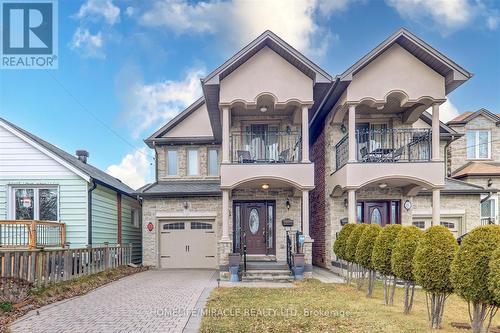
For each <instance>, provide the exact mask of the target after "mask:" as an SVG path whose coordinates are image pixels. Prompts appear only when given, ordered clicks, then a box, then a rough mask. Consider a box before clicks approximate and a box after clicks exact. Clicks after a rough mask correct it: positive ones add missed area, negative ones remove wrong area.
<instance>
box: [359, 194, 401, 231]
mask: <svg viewBox="0 0 500 333" xmlns="http://www.w3.org/2000/svg"><path fill="white" fill-rule="evenodd" d="M399 206H400V201H399V200H380V201H368V200H367V201H358V222H362V223H368V224H378V225H380V226H385V225H386V224H399V223H400V215H401V211H400V208H399Z"/></svg>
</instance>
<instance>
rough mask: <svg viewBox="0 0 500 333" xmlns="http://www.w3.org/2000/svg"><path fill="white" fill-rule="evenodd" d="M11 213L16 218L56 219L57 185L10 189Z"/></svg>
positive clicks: (57, 205) (57, 204) (57, 207)
mask: <svg viewBox="0 0 500 333" xmlns="http://www.w3.org/2000/svg"><path fill="white" fill-rule="evenodd" d="M12 198H13V204H12V206H11V207H12V215H13V218H14V219H16V220H40V221H57V216H58V209H59V200H58V191H57V187H45V186H44V187H22V188H13V189H12Z"/></svg>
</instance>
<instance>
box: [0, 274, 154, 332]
mask: <svg viewBox="0 0 500 333" xmlns="http://www.w3.org/2000/svg"><path fill="white" fill-rule="evenodd" d="M146 270H148V267H127V266H124V267H118V268H115V269H112V270H109V271H106V272H101V273H97V274H92V275H88V276H84V277H81V278H77V279H74V280H71V281H66V282H61V283H56V284H53V285H48V286H46V287H41V288H37V289H33V290H32V291H31V292H30V295H29V296H28V298H27V299H25V300H23V301H22V302H20V303H17V304H13V309H12V311H10V312H1V311H0V333H7V332H9V330H8V324H10V323H11V322H13V321H15V320H16V319H17V318H19V317H22V316H23V315H25V314H26V313H27V312H29V311H31V310H33V309H38V308H40V307H42V306H44V305H47V304H51V303H55V302H59V301H62V300H65V299H69V298H73V297H76V296H80V295H83V294H86V293H88V292H90V291H92V290H94V289H96V288H98V287H101V286H103V285H105V284H108V283H110V282H113V281H116V280H119V279H121V278H123V277H126V276H129V275H132V274H136V273H139V272H143V271H146Z"/></svg>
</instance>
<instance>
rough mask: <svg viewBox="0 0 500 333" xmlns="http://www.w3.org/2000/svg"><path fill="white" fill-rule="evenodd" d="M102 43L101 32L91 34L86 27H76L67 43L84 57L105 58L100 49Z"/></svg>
mask: <svg viewBox="0 0 500 333" xmlns="http://www.w3.org/2000/svg"><path fill="white" fill-rule="evenodd" d="M103 45H104V42H103V39H102V33H101V32H100V31H99V32H98V33H97V34H95V35H92V34H91V33H90V31H89V30H88V29H86V28H81V27H78V28H77V29H76V31H75V33H74V35H73V38H72V40H71V42H70V44H69V46H70V48H71V49H72V50H74V51H78V52H79V53H81V55H82V56H83V57H85V58H101V59H103V58H105V57H106V56H105V54H104V52H103V50H102V47H103Z"/></svg>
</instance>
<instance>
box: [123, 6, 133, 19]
mask: <svg viewBox="0 0 500 333" xmlns="http://www.w3.org/2000/svg"><path fill="white" fill-rule="evenodd" d="M134 13H135V8H134V7H132V6H128V7H127V8H126V9H125V14H127V16H128V17H131V16H132V15H134Z"/></svg>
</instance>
